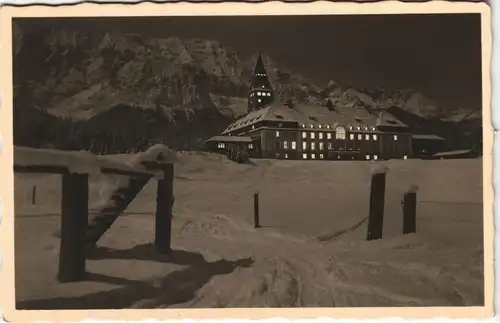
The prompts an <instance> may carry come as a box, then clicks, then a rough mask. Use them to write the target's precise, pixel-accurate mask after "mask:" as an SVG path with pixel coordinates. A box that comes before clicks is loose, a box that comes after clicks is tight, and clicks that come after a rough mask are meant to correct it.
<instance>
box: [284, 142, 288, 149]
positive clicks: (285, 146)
mask: <svg viewBox="0 0 500 323" xmlns="http://www.w3.org/2000/svg"><path fill="white" fill-rule="evenodd" d="M283 149H288V141H283Z"/></svg>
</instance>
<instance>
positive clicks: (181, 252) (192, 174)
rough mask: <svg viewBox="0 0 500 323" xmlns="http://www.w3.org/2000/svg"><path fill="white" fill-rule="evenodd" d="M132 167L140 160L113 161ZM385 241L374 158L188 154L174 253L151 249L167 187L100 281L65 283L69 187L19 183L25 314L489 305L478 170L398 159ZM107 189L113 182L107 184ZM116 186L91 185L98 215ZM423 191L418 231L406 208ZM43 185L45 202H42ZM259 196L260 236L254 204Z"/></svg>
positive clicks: (119, 224) (115, 231)
mask: <svg viewBox="0 0 500 323" xmlns="http://www.w3.org/2000/svg"><path fill="white" fill-rule="evenodd" d="M109 158H110V159H114V160H119V161H127V160H129V159H130V158H132V156H125V155H122V156H110V157H109ZM384 163H385V164H386V165H387V166H388V168H389V172H388V177H387V189H386V212H385V218H384V221H385V222H384V238H383V239H382V240H379V241H371V242H367V241H365V236H366V222H365V219H366V217H367V215H368V201H369V185H370V172H371V168H372V167H374V165H373V164H372V163H369V162H327V161H277V160H254V164H255V165H239V164H235V163H233V162H230V161H228V160H226V159H225V158H224V157H221V156H217V155H212V154H205V153H189V154H188V153H180V154H179V155H178V160H177V161H176V165H175V182H174V191H175V205H174V219H173V232H172V247H173V249H174V251H173V253H172V254H171V255H170V256H159V255H156V254H155V253H154V249H153V248H152V246H151V245H150V243H151V242H152V241H153V239H154V215H153V214H154V210H155V198H156V181H155V180H151V181H150V183H149V184H148V185H147V186H146V187H145V188H144V190H143V191H142V192H141V193H140V195H139V196H138V198H137V199H136V200H135V201H134V202H133V203H132V204H131V205H130V207H129V208H128V209H127V214H126V215H124V216H121V217H120V218H119V219H118V220H117V221H116V222H115V224H114V225H113V227H112V228H111V229H110V230H109V231H108V232H107V233H106V234H105V235H104V236H103V238H102V240H101V241H100V242H99V246H100V247H101V248H100V249H99V250H98V252H97V253H96V254H95V255H94V256H93V257H92V259H90V260H88V262H87V268H88V271H89V273H90V274H89V281H86V282H78V283H68V284H59V283H57V281H56V279H55V275H56V272H57V256H58V250H59V239H58V238H56V237H54V236H53V233H54V232H55V231H57V230H58V228H59V221H60V215H59V214H60V198H61V194H60V182H61V180H60V178H59V177H58V176H56V175H36V176H35V175H26V174H16V181H15V190H16V192H15V197H16V221H15V228H16V231H15V239H16V241H15V242H16V245H15V248H16V294H17V295H16V297H17V300H18V306H20V307H21V308H26V307H29V308H123V307H135V308H152V307H296V306H328V307H331V306H451V305H456V306H460V305H481V304H482V303H483V236H482V233H483V232H482V225H483V224H482V180H481V179H482V169H481V160H480V159H477V160H442V161H423V160H397V161H396V160H394V161H388V162H384ZM103 183H107V184H106V185H103ZM113 183H114V179H113V178H110V177H100V176H97V175H95V176H94V175H93V176H92V178H91V201H90V204H91V205H90V207H91V208H92V207H93V206H95V205H97V204H99V203H100V199H101V198H105V196H106V195H107V191H109V190H111V189H112V186H113ZM412 184H415V185H418V186H419V188H420V190H419V192H418V200H419V202H418V205H417V217H418V222H417V226H418V233H417V234H411V235H406V236H403V235H401V226H402V219H401V216H402V209H401V204H400V201H401V199H402V198H403V193H404V191H405V190H406V189H408V188H409V187H410V185H412ZM33 185H36V186H37V201H36V205H32V204H31V193H32V187H33ZM256 191H258V192H259V193H260V214H261V225H262V226H263V227H262V228H260V229H257V230H256V229H254V228H253V226H252V220H253V194H254V193H255V192H256Z"/></svg>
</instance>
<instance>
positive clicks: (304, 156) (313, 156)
mask: <svg viewBox="0 0 500 323" xmlns="http://www.w3.org/2000/svg"><path fill="white" fill-rule="evenodd" d="M307 157H308V155H307V154H302V159H307ZM324 158H325V155H323V154H319V159H324ZM311 159H316V154H311Z"/></svg>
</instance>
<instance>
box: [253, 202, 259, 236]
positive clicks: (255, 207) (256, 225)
mask: <svg viewBox="0 0 500 323" xmlns="http://www.w3.org/2000/svg"><path fill="white" fill-rule="evenodd" d="M253 226H254V228H256V229H257V228H260V219H259V193H255V194H254V195H253Z"/></svg>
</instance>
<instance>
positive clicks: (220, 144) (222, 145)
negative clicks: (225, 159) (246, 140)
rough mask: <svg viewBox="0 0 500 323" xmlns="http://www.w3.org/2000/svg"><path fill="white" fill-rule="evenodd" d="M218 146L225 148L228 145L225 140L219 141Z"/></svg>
mask: <svg viewBox="0 0 500 323" xmlns="http://www.w3.org/2000/svg"><path fill="white" fill-rule="evenodd" d="M217 147H218V148H225V147H226V144H224V143H223V142H219V143H218V144H217Z"/></svg>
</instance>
